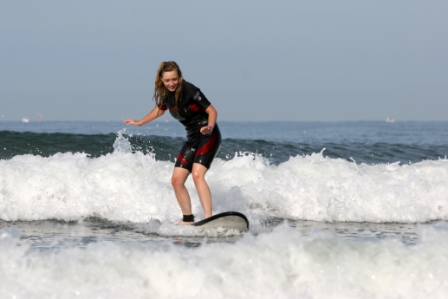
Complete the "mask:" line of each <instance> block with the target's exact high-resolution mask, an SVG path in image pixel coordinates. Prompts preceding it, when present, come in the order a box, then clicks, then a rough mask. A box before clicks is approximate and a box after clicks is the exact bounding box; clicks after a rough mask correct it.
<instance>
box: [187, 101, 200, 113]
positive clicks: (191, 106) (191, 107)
mask: <svg viewBox="0 0 448 299" xmlns="http://www.w3.org/2000/svg"><path fill="white" fill-rule="evenodd" d="M188 107H190V109H191V110H193V111H194V112H197V111H199V107H198V105H196V104H194V103H193V104H190V105H188Z"/></svg>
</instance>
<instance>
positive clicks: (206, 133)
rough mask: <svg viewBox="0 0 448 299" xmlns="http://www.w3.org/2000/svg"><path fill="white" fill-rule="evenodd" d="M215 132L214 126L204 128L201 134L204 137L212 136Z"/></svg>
mask: <svg viewBox="0 0 448 299" xmlns="http://www.w3.org/2000/svg"><path fill="white" fill-rule="evenodd" d="M212 132H213V127H212V126H206V127H202V128H201V134H202V135H208V134H211V133H212Z"/></svg>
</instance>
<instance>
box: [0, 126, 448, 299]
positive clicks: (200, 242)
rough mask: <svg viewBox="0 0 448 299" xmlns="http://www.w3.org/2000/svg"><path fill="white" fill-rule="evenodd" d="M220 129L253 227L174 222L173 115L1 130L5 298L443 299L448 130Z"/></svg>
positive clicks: (228, 172) (230, 198)
mask: <svg viewBox="0 0 448 299" xmlns="http://www.w3.org/2000/svg"><path fill="white" fill-rule="evenodd" d="M219 125H220V128H221V131H222V135H223V143H222V147H221V151H220V152H219V154H218V156H217V158H216V159H215V161H214V163H213V165H212V167H211V169H210V170H209V172H208V174H207V181H208V183H209V185H210V188H211V190H212V194H213V204H214V209H213V210H214V213H219V212H224V211H232V210H233V211H239V212H242V213H244V214H245V215H246V216H247V217H248V219H249V221H250V230H249V231H248V232H239V231H234V230H225V229H215V230H200V229H197V228H193V227H180V226H178V225H176V221H178V220H180V218H181V212H180V209H179V207H178V205H177V202H176V199H175V197H174V194H173V191H172V188H171V186H170V177H171V173H172V170H173V166H174V158H175V157H176V156H177V153H178V150H179V149H180V147H181V144H182V142H183V140H184V130H183V128H182V127H181V125H180V124H178V123H177V122H175V121H167V122H155V123H151V124H148V125H147V126H144V127H140V128H136V127H128V126H125V125H123V124H122V123H119V122H96V123H88V122H68V123H67V122H40V123H38V122H34V123H33V122H30V123H20V122H0V298H209V297H210V296H213V297H216V298H422V297H431V298H446V297H447V296H448V249H447V248H448V222H447V221H448V160H447V155H448V122H428V123H425V122H395V123H386V122H384V123H383V122H347V123H344V122H342V123H300V122H297V123H289V122H268V123H231V122H220V123H219ZM187 188H188V189H189V190H190V195H191V198H192V205H193V211H194V214H195V215H196V217H197V219H201V218H203V212H202V208H201V206H200V203H199V200H198V196H197V194H196V191H195V188H194V185H193V182H192V181H191V179H189V180H188V181H187Z"/></svg>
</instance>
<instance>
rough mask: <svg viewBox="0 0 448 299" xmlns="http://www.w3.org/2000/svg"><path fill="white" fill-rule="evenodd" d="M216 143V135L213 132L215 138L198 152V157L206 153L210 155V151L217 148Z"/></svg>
mask: <svg viewBox="0 0 448 299" xmlns="http://www.w3.org/2000/svg"><path fill="white" fill-rule="evenodd" d="M215 142H216V134H215V133H214V132H213V136H212V138H210V140H209V141H207V143H206V144H204V145H203V146H201V147H200V148H199V149H198V151H197V152H196V156H199V155H203V154H205V153H208V152H209V151H210V150H212V149H213V147H214V146H215Z"/></svg>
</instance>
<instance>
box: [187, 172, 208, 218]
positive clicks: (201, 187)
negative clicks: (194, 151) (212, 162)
mask: <svg viewBox="0 0 448 299" xmlns="http://www.w3.org/2000/svg"><path fill="white" fill-rule="evenodd" d="M207 170H208V169H207V168H206V167H205V166H203V165H201V164H199V163H194V164H193V170H192V172H191V174H192V176H193V181H194V185H195V186H196V190H197V191H198V195H199V199H200V200H201V204H202V208H203V209H204V213H205V218H208V217H211V216H212V194H211V193H210V188H209V187H208V185H207V182H206V181H205V173H206V172H207Z"/></svg>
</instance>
